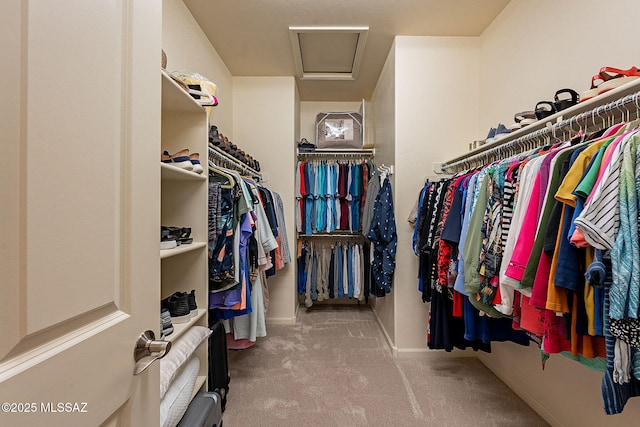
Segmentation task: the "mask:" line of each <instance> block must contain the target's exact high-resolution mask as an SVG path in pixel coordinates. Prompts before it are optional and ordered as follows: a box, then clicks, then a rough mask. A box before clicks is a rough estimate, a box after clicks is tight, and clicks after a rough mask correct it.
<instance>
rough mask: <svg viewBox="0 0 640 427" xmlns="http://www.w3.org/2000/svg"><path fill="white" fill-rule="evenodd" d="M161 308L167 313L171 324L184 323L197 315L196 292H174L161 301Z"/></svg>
mask: <svg viewBox="0 0 640 427" xmlns="http://www.w3.org/2000/svg"><path fill="white" fill-rule="evenodd" d="M162 308H166V309H167V310H168V311H169V316H170V317H171V322H172V323H176V324H178V323H186V322H188V321H189V319H191V318H192V317H195V316H196V315H197V314H198V305H197V304H196V291H195V290H191V292H189V293H187V292H176V293H174V294H172V295H170V296H169V297H168V298H165V299H163V300H162Z"/></svg>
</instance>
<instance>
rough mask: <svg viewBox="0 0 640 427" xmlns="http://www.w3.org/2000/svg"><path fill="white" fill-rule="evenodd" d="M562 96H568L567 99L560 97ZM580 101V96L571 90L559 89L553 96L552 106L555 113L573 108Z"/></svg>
mask: <svg viewBox="0 0 640 427" xmlns="http://www.w3.org/2000/svg"><path fill="white" fill-rule="evenodd" d="M562 94H568V95H569V96H570V98H569V99H566V98H565V97H560V95H562ZM578 101H580V95H578V92H576V91H575V90H573V89H560V90H559V91H557V92H556V94H555V95H554V96H553V106H554V107H555V108H556V111H562V110H566V109H567V108H569V107H573V106H574V105H576V104H577V103H578Z"/></svg>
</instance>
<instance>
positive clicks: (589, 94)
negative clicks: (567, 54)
mask: <svg viewBox="0 0 640 427" xmlns="http://www.w3.org/2000/svg"><path fill="white" fill-rule="evenodd" d="M638 77H640V70H638V68H637V67H631V68H629V69H628V70H621V69H619V68H613V67H602V68H600V72H599V73H598V74H596V75H595V76H593V77H591V88H590V89H589V90H586V91H584V92H582V93H581V94H580V102H584V101H586V100H588V99H591V98H593V97H594V96H598V95H600V94H602V93H605V92H608V91H610V90H611V89H615V88H617V87H619V86H622V85H624V84H627V83H629V82H631V81H633V80H636V79H637V78H638Z"/></svg>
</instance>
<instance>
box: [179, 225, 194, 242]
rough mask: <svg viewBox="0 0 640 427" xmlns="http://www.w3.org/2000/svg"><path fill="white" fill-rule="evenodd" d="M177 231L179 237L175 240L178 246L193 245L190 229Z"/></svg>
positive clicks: (184, 228)
mask: <svg viewBox="0 0 640 427" xmlns="http://www.w3.org/2000/svg"><path fill="white" fill-rule="evenodd" d="M176 228H177V227H176ZM179 230H180V235H179V236H178V238H177V239H176V240H177V242H178V244H179V245H189V244H191V243H193V237H191V228H190V227H182V228H180V229H179Z"/></svg>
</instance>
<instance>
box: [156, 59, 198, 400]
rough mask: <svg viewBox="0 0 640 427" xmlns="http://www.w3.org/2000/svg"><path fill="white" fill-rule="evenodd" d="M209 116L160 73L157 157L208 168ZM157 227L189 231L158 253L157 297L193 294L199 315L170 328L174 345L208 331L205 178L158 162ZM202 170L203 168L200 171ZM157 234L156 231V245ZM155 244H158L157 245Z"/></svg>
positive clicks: (196, 390) (165, 75) (194, 391)
mask: <svg viewBox="0 0 640 427" xmlns="http://www.w3.org/2000/svg"><path fill="white" fill-rule="evenodd" d="M207 131H208V123H207V115H206V112H205V110H204V109H203V108H202V107H201V106H200V105H199V104H198V103H197V102H196V101H195V100H194V99H193V98H192V97H191V96H190V95H189V94H187V93H186V92H185V91H184V90H183V89H182V88H180V86H179V85H177V84H176V83H175V82H174V81H173V80H172V79H171V78H170V77H169V76H168V75H167V74H166V73H165V72H162V123H161V151H167V152H169V153H176V152H178V151H180V150H183V149H185V148H187V149H189V151H190V152H191V153H200V155H201V158H202V161H203V164H204V165H206V154H205V153H207ZM160 154H161V153H160V152H159V153H158V164H159V165H160V178H161V199H160V200H161V206H160V218H161V225H164V226H174V227H189V228H191V235H190V237H192V238H193V243H190V244H181V245H179V246H178V247H176V248H174V249H168V250H160V258H161V284H160V286H161V288H160V297H161V298H162V299H165V298H167V297H169V296H170V295H172V294H173V293H175V292H190V291H191V290H192V289H195V291H196V292H195V295H196V304H197V306H198V315H197V316H195V317H192V318H191V319H190V320H189V321H188V322H187V323H179V324H174V325H173V327H174V331H173V333H172V334H170V335H168V336H167V337H166V339H167V340H169V341H174V342H175V341H177V340H179V339H180V337H181V336H182V335H183V334H184V333H185V332H186V331H187V330H189V328H191V327H192V326H194V325H200V326H207V316H206V314H207V303H208V301H207V291H208V282H207V227H208V221H207V215H208V211H207V203H208V197H207V192H208V182H207V174H206V172H205V173H203V174H197V173H195V172H192V171H187V170H184V169H180V168H178V167H176V166H173V165H171V164H165V163H161V162H160ZM204 167H205V169H206V166H204ZM159 238H160V230H158V239H159ZM158 243H159V240H158ZM196 355H197V356H198V358H199V359H200V371H199V373H198V379H197V381H196V386H195V389H194V390H193V393H192V396H193V395H195V394H196V393H197V392H198V391H199V390H205V389H206V378H207V372H208V354H207V345H206V341H205V343H203V344H201V345H200V346H199V347H198V348H197V350H196Z"/></svg>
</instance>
